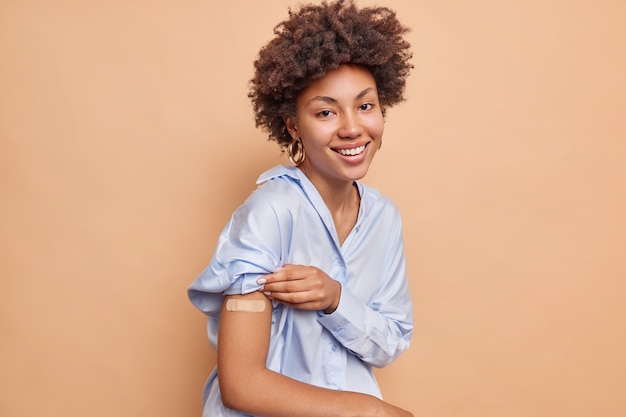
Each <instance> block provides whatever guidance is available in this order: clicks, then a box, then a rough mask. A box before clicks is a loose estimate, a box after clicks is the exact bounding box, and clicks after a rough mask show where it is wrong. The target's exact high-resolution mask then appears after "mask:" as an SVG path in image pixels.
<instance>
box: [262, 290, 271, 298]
mask: <svg viewBox="0 0 626 417" xmlns="http://www.w3.org/2000/svg"><path fill="white" fill-rule="evenodd" d="M263 294H265V295H267V296H268V297H269V296H270V295H272V293H271V292H270V291H263Z"/></svg>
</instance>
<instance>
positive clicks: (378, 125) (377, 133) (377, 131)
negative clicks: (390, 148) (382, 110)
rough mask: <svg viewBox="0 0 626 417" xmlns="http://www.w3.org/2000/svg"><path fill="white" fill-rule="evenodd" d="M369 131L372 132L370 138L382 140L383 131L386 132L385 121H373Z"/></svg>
mask: <svg viewBox="0 0 626 417" xmlns="http://www.w3.org/2000/svg"><path fill="white" fill-rule="evenodd" d="M368 130H369V132H370V136H372V137H375V138H380V137H381V136H382V135H383V131H384V130H385V120H384V119H383V118H382V116H381V117H380V118H376V119H374V120H372V121H371V123H370V124H369V125H368Z"/></svg>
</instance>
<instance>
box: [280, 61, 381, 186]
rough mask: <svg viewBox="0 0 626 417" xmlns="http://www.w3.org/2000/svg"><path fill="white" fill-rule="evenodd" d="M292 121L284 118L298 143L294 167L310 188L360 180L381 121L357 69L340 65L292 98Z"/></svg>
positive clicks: (367, 76)
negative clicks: (300, 151)
mask: <svg viewBox="0 0 626 417" xmlns="http://www.w3.org/2000/svg"><path fill="white" fill-rule="evenodd" d="M296 114H297V116H296V118H295V119H291V118H285V122H286V124H287V128H288V130H289V133H290V134H291V136H292V137H293V138H294V139H296V138H301V139H302V144H303V146H304V149H305V152H306V159H305V160H304V162H303V163H302V164H301V165H300V169H302V171H303V172H304V173H305V174H306V175H307V177H309V179H310V180H311V181H312V182H313V184H315V185H323V186H331V187H332V186H341V185H346V184H349V185H351V184H352V182H354V181H355V180H359V179H361V178H363V177H364V176H365V174H366V173H367V170H368V169H369V166H370V164H371V162H372V159H373V158H374V155H375V154H376V151H377V150H378V148H379V146H380V143H381V140H382V135H383V127H384V119H383V114H382V109H381V106H380V102H379V100H378V92H377V90H376V82H375V81H374V78H373V77H372V75H371V73H370V72H369V71H368V70H367V69H365V68H363V67H359V66H354V65H342V66H340V67H339V68H338V69H336V70H334V71H330V72H328V73H327V74H326V75H325V76H324V77H322V78H319V79H317V80H315V81H313V82H312V83H311V84H310V85H309V86H307V87H306V88H305V89H304V90H302V91H301V92H300V94H299V95H298V97H297V99H296Z"/></svg>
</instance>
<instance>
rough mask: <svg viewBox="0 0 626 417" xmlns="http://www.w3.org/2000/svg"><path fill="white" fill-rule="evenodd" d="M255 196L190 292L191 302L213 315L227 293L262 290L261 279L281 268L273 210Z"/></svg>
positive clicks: (224, 234) (226, 231)
mask: <svg viewBox="0 0 626 417" xmlns="http://www.w3.org/2000/svg"><path fill="white" fill-rule="evenodd" d="M253 197H254V194H253V195H252V196H251V198H249V199H248V200H247V201H246V202H245V203H244V204H243V205H242V206H240V207H239V208H238V209H237V210H236V211H235V213H234V214H233V216H232V218H231V220H230V221H229V223H228V224H227V225H226V227H225V228H224V230H223V231H222V233H221V235H220V237H219V239H218V243H217V247H216V250H215V254H214V256H213V258H212V259H211V262H210V263H209V265H208V266H207V267H206V269H205V270H204V271H202V273H200V275H199V276H198V277H197V278H196V280H195V281H194V282H193V283H192V284H191V285H190V286H189V288H188V289H187V293H188V297H189V300H190V301H191V303H192V304H193V305H195V306H196V307H197V308H198V309H199V310H201V311H202V312H204V313H205V314H207V315H209V316H215V315H218V314H219V311H220V308H221V306H222V300H223V297H224V295H225V294H227V295H231V294H248V293H251V292H253V291H256V290H258V289H260V288H261V286H260V285H258V284H257V283H256V281H257V279H258V278H259V277H260V276H262V275H265V274H268V273H270V272H273V271H275V270H276V268H277V267H278V266H280V250H279V248H280V235H279V228H278V226H277V221H276V214H275V212H274V210H273V209H272V207H271V206H270V205H269V204H267V203H264V202H263V201H262V200H260V201H259V199H258V198H253Z"/></svg>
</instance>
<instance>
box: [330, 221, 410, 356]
mask: <svg viewBox="0 0 626 417" xmlns="http://www.w3.org/2000/svg"><path fill="white" fill-rule="evenodd" d="M397 223H398V224H397V225H398V227H397V228H395V229H394V232H393V235H392V237H391V239H390V241H391V244H390V245H388V252H387V256H386V266H385V269H384V270H385V274H384V276H383V277H382V279H381V281H380V282H381V284H380V286H379V289H378V291H377V292H376V293H375V295H374V297H373V299H372V300H370V301H369V302H368V303H367V304H366V303H364V302H363V301H362V300H360V299H358V298H357V297H356V296H355V295H354V294H352V293H351V292H350V291H349V290H348V289H345V288H343V289H342V293H341V298H340V301H339V306H338V307H337V310H335V311H334V312H333V313H332V314H328V315H325V314H320V316H319V317H318V322H319V323H320V324H321V325H322V326H324V327H325V328H326V329H327V330H328V331H330V332H331V333H332V334H333V336H334V337H335V338H336V339H337V341H339V342H340V343H341V344H342V345H343V346H344V347H345V348H346V349H348V350H349V351H351V352H352V353H353V354H354V355H356V356H357V357H359V358H360V359H361V360H363V361H364V362H366V363H369V364H370V365H372V366H375V367H383V366H386V365H388V364H390V363H391V362H392V361H393V360H395V359H396V358H397V357H398V356H399V355H400V354H401V353H402V352H404V351H405V350H406V349H407V348H408V347H409V343H410V339H411V335H412V332H413V311H412V303H411V297H410V293H409V288H408V282H407V279H406V261H405V257H404V243H403V239H402V232H401V226H400V225H399V222H397ZM362 272H363V273H367V272H365V271H362Z"/></svg>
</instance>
